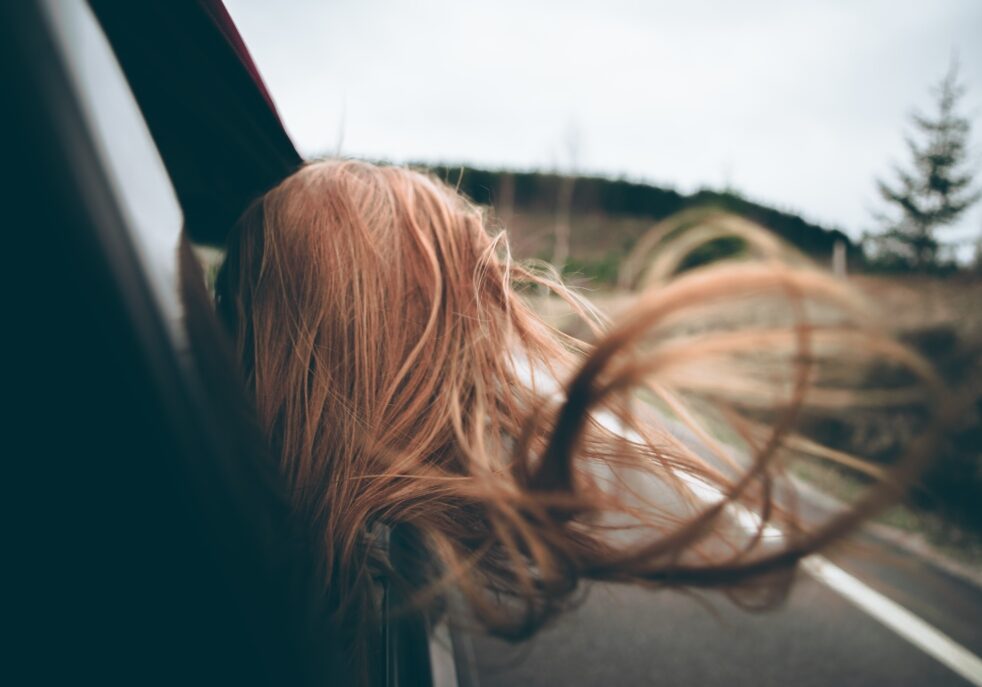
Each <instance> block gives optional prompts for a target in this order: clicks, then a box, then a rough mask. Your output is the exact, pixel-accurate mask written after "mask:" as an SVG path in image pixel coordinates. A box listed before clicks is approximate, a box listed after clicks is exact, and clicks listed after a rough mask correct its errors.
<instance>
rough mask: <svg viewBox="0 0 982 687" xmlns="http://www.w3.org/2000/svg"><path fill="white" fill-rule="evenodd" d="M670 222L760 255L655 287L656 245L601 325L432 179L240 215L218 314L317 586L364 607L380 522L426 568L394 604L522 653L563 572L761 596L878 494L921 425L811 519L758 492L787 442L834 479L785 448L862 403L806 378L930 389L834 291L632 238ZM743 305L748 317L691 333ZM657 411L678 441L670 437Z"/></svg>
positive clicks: (346, 164) (811, 280) (285, 192)
mask: <svg viewBox="0 0 982 687" xmlns="http://www.w3.org/2000/svg"><path fill="white" fill-rule="evenodd" d="M695 220H698V221H697V222H695ZM694 222H695V223H698V224H699V225H700V226H702V227H715V229H703V230H702V232H703V237H702V239H699V240H695V241H693V240H692V239H691V234H690V239H687V241H688V244H690V245H688V246H687V248H686V251H688V250H691V249H692V247H693V246H694V245H697V244H698V243H699V242H700V241H703V242H704V241H706V240H711V239H712V237H714V236H717V235H719V234H720V232H721V231H723V230H726V231H729V232H730V233H737V234H738V235H740V236H741V237H742V238H743V239H744V240H745V241H746V243H747V245H748V246H750V247H751V248H753V250H754V251H756V252H757V253H758V254H759V255H758V257H759V258H760V259H758V260H755V261H749V260H743V261H737V262H731V263H728V264H725V265H723V266H711V267H706V268H700V269H695V270H691V271H688V272H685V273H683V274H682V275H676V274H675V272H676V271H677V269H678V265H679V264H680V262H681V258H680V255H681V254H680V253H678V250H677V249H675V250H676V252H675V253H674V254H673V253H672V250H673V249H671V248H668V247H665V248H664V250H663V251H662V252H661V253H660V255H662V256H665V255H668V256H669V257H667V258H665V257H662V258H658V259H650V260H649V259H644V260H642V259H640V258H637V257H635V258H632V260H631V261H629V265H630V266H631V269H632V270H634V272H633V273H632V277H631V278H632V280H633V281H637V279H638V278H639V277H638V275H637V273H638V272H639V269H638V267H637V266H638V265H639V264H641V263H642V262H643V263H644V264H653V265H655V268H653V269H654V272H652V273H649V274H648V275H647V276H646V277H645V278H644V280H646V283H647V286H646V288H645V290H644V291H642V292H641V294H640V295H639V296H638V298H637V300H636V302H635V303H634V304H633V305H632V306H631V307H630V309H629V310H628V311H627V312H626V313H625V314H624V315H623V317H622V318H620V319H619V320H618V321H617V323H615V324H614V325H613V326H611V327H609V328H606V325H605V324H604V323H603V321H602V318H599V317H597V316H596V315H595V314H593V313H591V311H590V308H589V306H588V305H587V304H586V303H585V302H584V301H582V300H581V299H579V298H578V297H577V296H576V295H575V294H574V293H573V292H571V291H570V290H569V289H567V288H566V287H564V286H562V285H561V284H560V283H559V282H558V280H556V279H554V278H552V277H550V276H549V275H548V274H546V273H543V272H540V271H536V270H533V269H531V268H529V267H527V266H523V265H521V264H518V263H516V262H515V261H513V260H512V259H511V256H510V255H509V252H508V242H507V239H506V235H505V234H504V233H503V232H499V233H491V232H489V227H488V225H489V221H488V219H487V216H486V212H485V211H484V210H483V209H481V208H479V207H477V206H475V205H473V204H472V203H470V202H468V201H467V200H465V199H464V198H462V197H461V196H460V195H459V194H458V193H456V192H455V191H454V189H452V188H450V187H449V186H447V185H446V184H445V183H443V182H441V181H439V180H438V179H436V178H434V177H432V176H428V175H426V174H423V173H419V172H415V171H410V170H407V169H402V168H396V167H385V166H375V165H371V164H367V163H361V162H352V161H325V162H315V163H312V164H309V165H307V166H305V167H304V168H302V169H301V170H299V171H298V172H297V173H295V174H294V175H292V176H291V177H289V178H288V179H286V180H285V181H283V182H282V183H281V184H280V185H278V186H277V187H276V188H274V189H272V190H271V191H269V192H268V193H266V194H265V195H264V196H263V197H262V198H261V199H259V200H258V201H257V202H256V203H255V204H254V205H253V206H252V207H251V208H250V209H249V211H248V212H247V213H246V214H245V216H244V217H243V218H242V219H241V221H240V222H239V224H238V226H237V227H236V229H235V230H234V231H233V233H232V235H231V238H230V243H229V247H228V253H227V258H226V261H225V264H224V266H223V268H222V270H221V273H220V276H219V280H218V285H217V290H218V298H219V308H220V312H221V313H222V315H223V317H224V319H225V321H226V322H227V323H228V324H229V326H230V328H231V331H232V333H233V336H234V340H235V343H236V345H237V350H238V354H239V357H240V361H241V364H242V367H243V371H244V374H245V376H246V380H247V383H248V387H249V389H250V391H251V392H252V394H253V395H254V399H255V405H256V411H257V413H258V418H259V422H260V424H261V426H262V428H263V429H264V430H265V431H266V433H267V435H268V437H269V440H270V442H271V445H272V447H273V451H274V453H275V455H276V456H277V458H278V459H279V463H280V468H281V471H282V474H283V475H284V476H285V478H286V480H287V483H288V484H289V486H290V488H291V490H292V498H293V502H294V505H295V507H296V509H297V512H298V513H300V514H301V516H302V517H303V519H304V520H305V522H307V523H308V524H309V525H310V526H311V527H312V528H313V531H315V532H316V534H317V537H318V538H319V549H320V551H321V552H322V555H323V567H322V572H323V580H324V584H325V587H326V588H330V589H332V590H334V593H336V595H337V597H338V598H340V599H348V598H355V597H356V596H358V597H359V598H362V599H367V598H368V596H367V593H366V592H364V591H363V590H364V588H365V587H366V585H367V584H368V580H369V576H370V575H369V572H370V568H371V566H370V562H371V560H372V553H371V552H372V548H371V546H370V542H369V533H370V532H371V531H373V526H374V525H376V524H385V525H390V526H393V525H399V526H400V527H405V528H409V529H410V530H411V531H412V532H413V533H414V534H415V536H416V537H417V539H418V541H419V542H420V545H421V546H422V547H424V549H425V552H426V555H427V557H428V558H429V559H430V560H431V561H432V562H433V563H434V565H433V568H432V570H433V572H432V574H431V575H430V577H429V579H427V580H425V581H422V582H418V583H417V584H416V589H415V591H416V594H417V596H416V599H417V601H418V602H420V603H424V602H425V601H426V600H427V599H430V598H433V597H434V596H437V595H439V593H440V592H441V591H442V590H444V589H446V588H448V586H452V587H453V588H455V589H457V590H459V591H460V592H461V593H462V595H463V596H464V598H465V599H466V600H467V602H468V604H469V606H470V609H471V611H472V612H473V614H474V616H475V617H476V618H477V619H478V620H479V621H480V622H482V623H483V624H484V625H485V626H486V627H488V628H489V629H490V630H492V631H494V632H496V633H498V634H500V635H504V636H508V637H523V636H527V635H528V634H529V633H531V632H532V631H534V630H535V629H536V628H538V627H539V626H540V625H541V624H542V623H543V622H544V621H545V620H546V619H548V618H549V617H550V616H551V615H552V614H553V613H554V612H555V611H556V610H557V609H559V608H561V607H562V606H563V603H564V602H565V601H566V600H567V599H568V598H569V597H570V594H571V592H572V591H573V590H574V589H576V587H577V583H578V582H579V581H580V580H581V579H584V578H588V579H598V580H616V581H625V582H637V583H643V584H650V585H655V586H686V587H690V586H695V587H705V586H713V587H727V588H731V589H743V590H747V589H749V590H751V591H753V590H754V589H765V590H773V589H778V590H780V589H782V588H783V587H782V585H781V584H779V579H782V580H786V579H787V578H786V576H784V577H781V576H780V575H778V574H779V573H781V572H788V571H790V570H792V568H793V566H794V564H795V563H796V562H797V561H798V560H800V559H801V558H802V557H803V556H806V555H807V554H809V553H811V552H813V551H815V550H818V549H820V548H822V547H824V546H826V545H827V544H829V543H830V542H832V541H833V540H835V539H837V538H839V537H841V536H842V534H843V533H845V532H846V531H848V530H849V529H850V528H851V527H853V526H854V525H855V524H856V523H857V522H858V521H859V520H860V519H861V518H863V517H866V516H868V515H869V514H870V513H872V512H873V511H874V510H875V509H876V508H878V507H880V506H881V505H882V504H883V503H885V502H886V501H888V500H890V499H892V498H895V496H896V494H897V493H898V489H899V487H898V485H900V484H902V483H904V481H905V480H908V479H910V478H911V477H912V475H913V474H914V473H915V471H916V469H917V467H918V465H919V464H920V463H921V462H923V460H924V457H925V456H926V455H927V448H928V446H929V445H930V442H931V441H932V438H931V436H930V435H929V434H928V435H925V436H924V437H922V438H921V439H920V440H919V442H918V443H917V444H916V445H915V446H914V447H912V451H911V453H910V455H909V456H908V458H907V459H906V460H905V461H904V462H903V463H902V464H901V465H899V466H897V468H896V470H895V471H893V472H891V473H890V475H889V479H883V480H881V481H880V482H879V483H878V486H875V487H874V488H872V489H870V491H869V493H868V494H866V495H865V496H864V497H863V498H862V499H860V500H859V501H858V502H857V503H855V504H854V505H853V506H852V507H851V508H850V509H848V510H846V511H844V512H842V513H839V514H837V515H836V516H835V517H834V518H832V519H831V520H830V521H829V522H826V523H822V524H820V525H817V526H814V527H811V528H806V527H805V526H804V525H803V524H802V523H799V522H797V520H796V519H795V518H794V515H793V512H792V510H791V509H783V508H781V507H780V504H778V503H777V499H776V498H775V493H776V492H777V491H779V490H781V489H784V492H783V493H784V497H783V501H784V502H785V503H788V502H789V499H790V496H789V493H790V492H789V491H788V489H787V487H781V486H780V485H781V484H782V482H781V481H780V480H779V479H778V478H779V477H780V474H781V472H782V471H783V469H784V464H785V461H786V459H787V456H788V455H789V446H790V447H791V448H795V449H798V450H803V451H808V452H812V453H814V454H816V455H821V456H822V457H824V458H830V459H835V460H840V461H843V462H846V463H850V461H852V462H853V463H855V461H853V459H852V458H851V457H849V456H846V455H844V454H839V453H837V452H834V451H829V450H823V449H821V447H818V446H817V445H815V444H813V443H811V442H808V441H806V440H804V439H803V438H801V437H797V436H796V435H794V433H793V424H794V421H795V419H796V417H797V416H798V414H799V412H800V410H801V409H802V407H803V406H804V404H805V402H806V400H808V399H811V400H813V401H815V403H816V405H818V406H822V405H823V404H824V405H826V406H829V407H831V406H836V407H837V406H841V405H842V404H843V403H851V402H860V403H863V402H871V401H870V399H871V398H872V397H873V396H872V395H869V394H867V395H864V392H862V391H850V392H847V391H845V390H844V389H843V388H838V387H828V386H826V387H823V386H822V380H823V377H822V374H821V370H822V369H823V368H822V364H823V362H827V361H830V360H836V361H838V362H841V361H842V360H843V359H844V358H845V357H847V356H848V355H852V357H856V358H869V357H871V356H873V357H879V358H889V359H891V360H893V361H895V362H897V363H899V364H903V365H904V366H905V367H907V368H908V369H909V370H911V371H912V373H913V376H912V377H911V379H912V382H911V384H912V387H916V390H917V393H936V392H937V391H938V388H937V381H936V379H935V377H934V375H933V373H932V372H931V370H930V368H929V367H928V366H927V365H926V364H925V363H924V361H923V360H921V359H919V358H917V357H916V356H915V355H913V354H912V353H910V352H909V351H908V350H906V349H904V348H903V347H901V346H899V345H898V344H896V343H894V342H892V341H891V340H890V339H888V338H885V337H884V336H882V335H880V334H878V333H877V332H876V331H874V330H870V329H869V328H868V327H865V326H864V324H863V323H864V321H865V320H864V319H863V318H864V317H865V316H862V315H857V314H856V313H857V305H856V303H857V301H856V298H855V295H854V294H852V293H851V292H850V291H849V289H848V288H847V287H846V286H845V285H844V283H843V282H842V281H841V280H836V279H833V278H832V277H831V276H827V275H825V274H824V273H822V272H821V271H819V270H817V269H815V268H813V267H811V266H809V265H808V264H807V261H806V260H804V259H803V258H801V257H800V256H793V255H787V254H781V255H779V253H781V250H782V249H779V248H778V247H776V246H777V244H775V243H774V242H772V241H770V239H768V238H767V236H768V235H767V234H766V232H763V231H762V230H759V228H755V227H753V226H752V225H750V224H749V223H747V222H745V221H743V220H739V219H735V218H732V217H728V216H725V215H708V216H701V217H698V218H694V217H693V216H688V217H686V218H683V220H682V221H681V222H680V221H677V220H673V221H672V222H669V223H667V224H663V225H660V226H659V227H657V228H656V230H655V231H654V232H653V234H652V237H649V238H648V239H646V240H645V241H643V242H642V245H643V246H644V248H645V250H648V249H651V248H652V246H656V245H658V244H665V246H669V245H670V244H671V241H669V239H671V238H672V236H673V235H675V234H678V230H679V229H680V228H684V227H683V225H686V226H687V225H689V224H693V223H694ZM789 263H790V264H789ZM537 284H538V285H545V286H546V287H548V288H550V289H552V290H553V291H554V292H555V293H556V294H558V295H559V296H560V297H562V298H564V299H566V301H567V302H568V303H569V304H570V307H571V308H572V309H573V310H574V311H576V312H578V313H579V314H580V315H582V316H584V317H585V318H586V319H587V320H588V321H590V322H591V323H592V325H593V327H594V329H595V331H596V337H597V338H596V340H595V341H594V342H593V343H587V342H584V341H581V340H579V339H575V338H572V337H570V336H567V335H565V334H563V333H562V332H560V331H558V330H556V329H554V328H552V327H550V326H548V325H547V324H546V323H545V322H544V321H543V320H542V319H541V318H540V317H539V316H537V315H536V313H535V312H534V311H533V309H532V308H531V307H530V306H529V304H528V302H527V299H526V298H524V296H523V295H522V293H521V291H522V289H527V288H528V287H531V286H533V285H537ZM762 302H764V303H768V304H770V305H766V306H764V307H765V309H766V310H767V314H768V315H767V317H765V318H763V320H762V321H759V322H757V323H751V324H750V325H749V326H747V323H742V324H739V323H738V324H734V323H733V322H729V323H728V324H726V326H725V327H723V328H722V329H720V328H719V327H714V326H713V323H714V321H715V318H717V317H719V318H720V319H721V321H722V320H727V319H729V320H732V314H733V312H734V311H737V312H739V311H740V309H741V308H744V309H745V308H746V307H747V304H748V303H758V304H759V303H762ZM777 302H784V303H786V304H788V305H787V307H786V308H785V309H784V314H785V316H784V319H783V320H781V318H778V317H777V316H776V315H774V313H775V312H777V309H776V306H774V305H773V304H774V303H777ZM816 308H818V309H819V310H821V309H823V308H824V310H822V312H823V313H824V314H823V315H821V316H820V317H817V318H816V317H813V316H812V315H813V314H814V312H815V311H816ZM779 320H780V321H779ZM853 354H854V355H853ZM925 390H926V391H925ZM700 416H701V417H703V418H706V417H708V418H709V420H708V424H706V422H704V421H699V420H698V418H699V417H700ZM668 417H672V418H674V420H672V421H671V422H674V423H676V424H683V425H686V426H688V427H689V428H690V429H691V431H692V432H694V436H695V440H694V441H685V442H683V441H680V440H679V439H678V438H677V434H678V432H677V431H675V430H674V429H673V427H672V426H670V421H669V420H667V419H666V418H668ZM724 428H725V429H724ZM670 430H671V431H670ZM725 432H729V433H730V435H731V440H730V441H728V442H724V441H721V440H720V439H719V438H718V437H719V436H720V434H721V433H725ZM734 441H736V442H737V443H739V444H740V445H742V446H743V448H744V450H745V451H746V459H745V460H744V459H741V458H739V456H735V455H734V452H733V451H732V450H731V449H730V448H728V444H729V443H733V442H734ZM857 465H859V464H858V463H857ZM881 476H882V475H881ZM707 485H709V486H710V487H711V490H712V491H711V496H710V497H709V498H708V500H707V498H706V497H705V496H703V497H702V498H699V493H700V490H701V489H702V490H703V491H704V489H703V488H704V487H706V486H707ZM734 507H737V508H739V509H741V513H743V514H746V511H752V512H753V513H755V514H756V516H755V517H754V518H753V519H752V523H753V524H752V526H750V527H749V528H745V529H742V530H741V529H740V528H738V527H736V526H735V525H734V524H733V523H734V518H733V517H730V515H732V509H733V508H734ZM728 510H730V511H731V513H730V515H727V511H728ZM740 519H741V518H739V517H738V518H736V520H740ZM744 520H745V518H744ZM771 526H776V527H778V528H780V530H781V532H782V537H781V538H780V539H779V540H776V539H775V538H774V537H772V536H769V533H770V532H771V530H770V529H768V528H769V527H771ZM775 575H777V577H775ZM761 580H764V583H763V585H761V584H760V582H761ZM754 585H757V587H754ZM359 590H362V591H359ZM359 595H360V596H359ZM355 622H358V623H361V624H364V623H365V622H367V621H366V619H365V617H361V616H359V617H357V618H356V620H355Z"/></svg>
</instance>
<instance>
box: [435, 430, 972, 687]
mask: <svg viewBox="0 0 982 687" xmlns="http://www.w3.org/2000/svg"><path fill="white" fill-rule="evenodd" d="M680 434H681V432H680ZM803 496H805V495H804V494H803ZM799 505H800V506H801V510H800V511H799V512H800V514H801V515H802V516H803V517H805V519H806V521H807V520H809V519H811V518H817V519H823V518H824V517H825V516H827V510H828V508H829V507H831V505H830V504H827V503H823V500H822V499H821V498H817V497H816V496H815V495H813V497H812V498H804V499H803V500H802V502H801V503H800V504H799ZM828 558H829V559H831V563H832V564H833V566H834V567H837V568H838V569H839V570H841V571H844V572H845V573H848V575H847V576H852V577H854V578H855V579H856V580H858V582H856V583H855V584H854V585H853V587H854V588H856V587H858V588H859V593H858V597H857V595H856V594H855V593H854V594H853V596H851V597H850V594H849V593H848V591H847V588H848V585H837V584H835V583H833V582H831V581H826V582H821V581H818V580H817V579H816V578H815V577H813V576H812V575H811V574H810V573H809V572H806V571H804V570H802V571H801V572H800V573H799V576H798V579H797V580H796V583H795V585H794V586H793V588H792V591H791V593H790V595H789V597H788V598H787V600H786V602H785V603H783V604H782V605H781V606H779V607H778V608H776V609H773V610H771V611H767V612H763V613H749V612H747V611H744V610H741V609H740V608H737V607H736V606H734V605H733V604H732V603H731V602H730V601H729V600H727V599H726V598H725V597H724V596H723V595H721V594H719V593H702V594H699V595H698V596H693V595H687V594H682V593H679V592H673V591H660V592H653V591H650V590H643V589H638V588H635V587H629V586H615V585H606V584H594V585H592V586H591V587H590V588H589V589H588V590H587V593H586V598H585V601H584V602H583V603H582V604H581V605H580V606H578V607H577V608H576V609H575V610H573V611H571V612H569V613H567V614H565V615H563V616H561V617H560V618H559V619H557V621H556V622H555V623H554V624H553V625H552V626H550V627H547V628H546V629H544V630H543V631H542V632H540V633H539V634H538V635H537V636H536V637H535V638H533V639H532V640H530V641H528V642H525V643H522V644H519V645H512V644H508V643H505V642H502V641H499V640H495V639H493V638H489V637H487V636H483V635H481V634H477V633H474V632H464V631H457V632H455V633H454V642H453V644H454V649H455V654H456V662H457V676H458V679H459V681H460V684H461V686H462V687H497V686H502V687H504V686H508V687H512V686H516V685H527V686H529V687H536V686H539V685H543V686H545V685H550V686H552V685H570V686H573V687H594V686H597V687H600V686H604V687H607V686H611V685H625V686H631V685H700V686H703V685H704V686H707V687H711V686H713V685H725V686H726V687H738V686H743V685H754V686H758V685H759V686H766V685H781V686H784V685H795V686H802V687H808V686H817V685H837V686H842V687H850V686H857V687H858V686H867V685H897V686H905V685H910V686H911V687H914V686H917V687H921V686H926V685H929V686H931V687H935V686H938V687H941V686H946V685H971V684H977V685H982V662H980V661H979V659H980V657H982V587H980V586H979V585H978V584H977V583H973V582H971V581H967V580H966V579H964V578H962V577H957V576H954V575H952V574H951V573H949V572H948V571H946V570H945V569H943V568H942V567H939V566H938V565H936V563H935V562H934V561H932V560H929V559H926V558H922V557H920V556H919V555H916V554H913V553H911V551H910V550H908V548H907V547H903V546H899V545H898V543H897V542H896V541H890V540H888V539H884V538H882V537H881V536H879V535H878V534H877V532H876V531H875V530H872V529H866V530H863V531H861V532H859V533H858V534H856V535H855V536H854V537H853V538H852V539H851V540H850V541H849V542H848V543H847V545H846V546H844V547H841V548H840V549H839V551H838V553H836V554H830V555H829V556H828ZM854 591H855V589H854ZM877 597H881V600H880V601H877ZM882 597H886V599H888V600H889V601H885V604H886V605H887V606H894V609H893V611H892V620H893V622H892V624H891V622H890V617H889V616H891V613H881V614H878V613H877V609H878V608H879V609H880V610H881V611H882V606H883V605H884V600H882ZM890 602H893V604H891V603H890ZM897 606H899V607H900V608H899V611H898V610H897V608H896V607H897ZM887 610H890V609H887ZM909 614H912V616H914V617H911V615H909ZM884 615H886V616H888V618H887V620H884ZM921 621H923V623H926V625H923V624H922V623H921ZM928 626H929V627H928ZM905 635H907V636H905ZM938 637H941V640H938ZM942 640H943V641H942ZM939 644H940V646H939ZM932 646H933V649H931V650H933V651H934V652H935V653H934V654H933V655H932V654H931V653H930V651H929V650H928V649H930V648H931V647H932ZM926 647H927V649H926ZM959 655H960V656H961V657H962V662H961V663H960V664H959V659H958V656H959ZM965 657H967V660H968V661H969V662H970V663H972V664H973V665H970V666H969V668H968V673H969V674H974V676H975V677H974V678H973V679H974V680H975V682H974V683H973V682H972V681H970V680H969V679H966V678H965V677H963V676H962V675H960V674H959V673H958V672H956V671H955V670H954V669H953V668H952V667H951V665H952V664H959V665H961V666H962V668H963V671H964V665H965V664H964V661H965ZM946 662H947V664H946Z"/></svg>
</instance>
